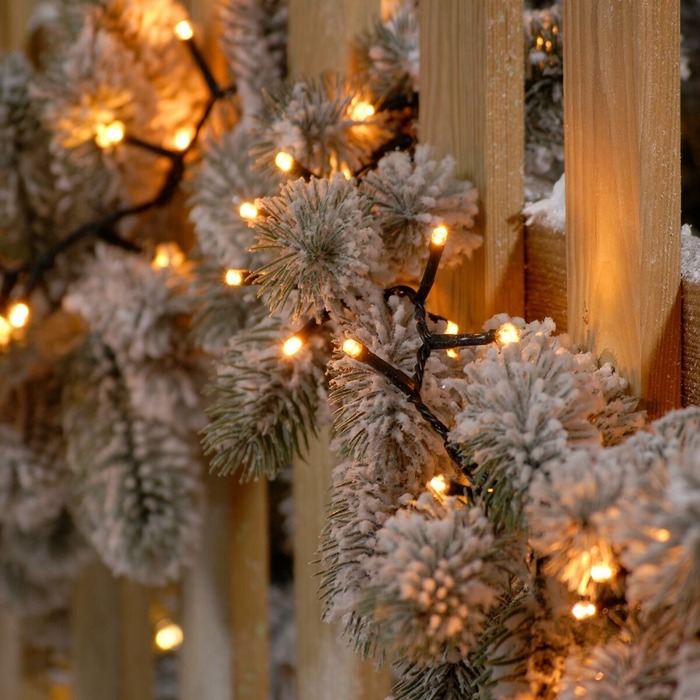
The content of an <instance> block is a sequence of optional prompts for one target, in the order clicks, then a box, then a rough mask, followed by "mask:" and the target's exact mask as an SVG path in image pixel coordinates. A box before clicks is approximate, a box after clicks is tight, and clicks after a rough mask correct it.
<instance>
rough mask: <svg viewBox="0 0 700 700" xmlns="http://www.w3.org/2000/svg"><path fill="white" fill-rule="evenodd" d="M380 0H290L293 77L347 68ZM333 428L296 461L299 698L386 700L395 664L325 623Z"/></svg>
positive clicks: (309, 699) (295, 503)
mask: <svg viewBox="0 0 700 700" xmlns="http://www.w3.org/2000/svg"><path fill="white" fill-rule="evenodd" d="M379 12H380V0H289V49H288V60H289V67H290V73H291V74H292V75H306V76H314V75H318V74H319V73H320V72H322V71H324V70H328V69H334V70H338V71H340V72H344V71H346V70H347V68H348V66H349V65H350V63H351V61H352V51H351V49H350V47H351V42H352V40H353V38H354V37H355V36H356V35H357V34H358V33H359V32H360V31H362V30H363V29H365V28H366V27H368V26H370V25H371V23H372V22H373V21H374V20H375V18H376V17H378V16H379ZM329 442H330V436H329V434H328V432H327V431H325V432H324V433H323V434H321V435H320V436H319V438H318V439H317V440H312V442H311V445H310V449H309V452H308V454H307V455H306V457H305V459H303V460H302V459H297V460H295V462H294V485H293V493H294V495H293V498H294V511H295V513H296V519H295V533H294V567H295V568H294V589H295V604H296V620H297V697H299V698H305V699H307V700H326V699H327V698H333V700H360V699H362V700H375V698H376V699H377V700H381V699H382V698H384V697H385V696H386V695H388V693H389V689H390V686H391V683H390V678H389V673H388V669H386V670H384V671H383V672H382V673H380V674H377V673H376V671H375V670H374V668H373V667H372V665H371V664H369V663H368V662H361V661H360V660H359V658H358V657H357V656H356V655H355V654H354V653H353V651H352V650H351V649H349V648H347V647H346V646H345V644H344V643H343V642H342V641H340V640H339V639H338V629H337V627H336V626H335V625H328V624H326V623H324V622H322V621H321V603H320V601H319V598H318V593H317V588H318V579H317V578H315V577H313V574H314V572H315V571H316V568H317V567H315V566H313V565H312V564H311V562H313V561H314V560H316V559H317V558H318V553H317V550H318V544H319V536H320V534H321V531H322V529H323V527H324V525H325V522H326V510H327V506H328V504H329V502H330V497H331V495H330V488H331V485H332V477H331V475H332V470H333V466H334V464H335V457H334V455H333V454H332V452H331V451H330V448H329Z"/></svg>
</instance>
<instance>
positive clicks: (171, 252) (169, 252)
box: [151, 243, 185, 270]
mask: <svg viewBox="0 0 700 700" xmlns="http://www.w3.org/2000/svg"><path fill="white" fill-rule="evenodd" d="M183 262H185V254H184V253H183V252H182V251H181V250H180V247H179V246H178V244H177V243H159V244H158V245H157V246H156V252H155V254H154V255H153V261H152V262H151V267H152V268H153V269H154V270H163V269H164V268H166V267H178V266H180V265H182V263H183Z"/></svg>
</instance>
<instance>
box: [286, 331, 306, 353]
mask: <svg viewBox="0 0 700 700" xmlns="http://www.w3.org/2000/svg"><path fill="white" fill-rule="evenodd" d="M303 345H304V341H303V340H302V339H301V338H300V337H299V336H298V335H293V336H292V337H291V338H287V340H285V341H284V344H283V345H282V352H283V353H284V354H285V355H286V356H287V357H292V356H293V355H296V354H297V353H298V352H299V350H301V348H302V347H303Z"/></svg>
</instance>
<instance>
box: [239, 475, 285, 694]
mask: <svg viewBox="0 0 700 700" xmlns="http://www.w3.org/2000/svg"><path fill="white" fill-rule="evenodd" d="M273 517H274V516H273ZM269 518H270V514H269V513H268V499H267V481H264V480H261V481H257V482H252V483H249V484H239V483H238V482H237V481H235V480H234V481H233V484H232V494H231V532H230V535H229V537H230V542H229V557H230V559H229V560H230V562H231V565H230V569H231V583H230V586H231V631H232V635H233V687H234V691H233V697H234V698H235V699H236V700H258V699H259V698H267V696H268V692H269V661H268V657H269V653H268V646H269V645H268V633H269V629H268V609H267V606H268V595H267V592H268V587H269V577H270V561H269V560H270V548H269Z"/></svg>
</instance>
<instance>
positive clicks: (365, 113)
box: [350, 100, 374, 122]
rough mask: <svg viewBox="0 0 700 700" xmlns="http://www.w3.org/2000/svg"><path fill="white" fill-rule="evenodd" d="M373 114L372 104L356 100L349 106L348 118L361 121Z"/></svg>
mask: <svg viewBox="0 0 700 700" xmlns="http://www.w3.org/2000/svg"><path fill="white" fill-rule="evenodd" d="M372 116H374V105H372V104H370V103H369V102H365V101H364V100H363V101H362V102H357V103H355V104H354V105H352V107H350V118H351V119H352V120H353V121H355V122H363V121H365V119H369V118H370V117H372Z"/></svg>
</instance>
